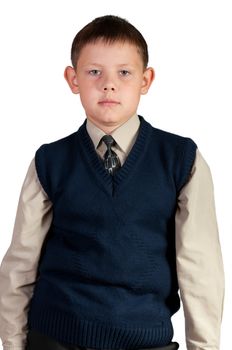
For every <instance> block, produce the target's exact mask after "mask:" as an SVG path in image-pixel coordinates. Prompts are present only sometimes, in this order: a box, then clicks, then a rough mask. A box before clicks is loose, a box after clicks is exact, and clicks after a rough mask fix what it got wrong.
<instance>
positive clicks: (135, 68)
mask: <svg viewBox="0 0 232 350" xmlns="http://www.w3.org/2000/svg"><path fill="white" fill-rule="evenodd" d="M65 78H66V80H67V82H68V84H69V86H70V88H71V90H72V92H73V93H75V94H80V99H81V103H82V105H83V107H84V109H85V112H86V116H87V118H89V119H90V120H91V121H92V122H93V123H94V124H95V125H97V126H98V127H99V128H100V129H102V130H104V131H105V132H106V133H109V132H110V131H112V130H114V129H116V128H117V127H118V126H119V125H121V124H123V123H124V122H126V121H127V120H128V119H129V118H130V117H132V115H133V114H134V113H136V111H137V106H138V103H139V100H140V96H141V94H146V93H147V91H148V89H149V87H150V85H151V83H152V80H153V78H154V70H153V69H152V68H147V69H146V70H144V67H143V62H142V58H141V56H140V54H139V52H138V50H137V48H136V46H134V45H132V44H130V43H127V42H125V43H121V42H115V43H113V44H106V43H104V42H102V41H101V40H98V41H97V42H96V43H91V44H87V45H86V46H84V47H83V49H82V50H81V53H80V56H79V59H78V62H77V68H76V71H75V70H74V68H72V67H67V68H66V69H65Z"/></svg>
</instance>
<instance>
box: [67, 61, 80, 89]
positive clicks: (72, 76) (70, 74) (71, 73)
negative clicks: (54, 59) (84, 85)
mask: <svg viewBox="0 0 232 350" xmlns="http://www.w3.org/2000/svg"><path fill="white" fill-rule="evenodd" d="M64 77H65V80H66V81H67V83H68V85H69V87H70V89H71V90H72V92H73V93H74V94H79V87H78V83H77V74H76V71H75V69H74V68H73V67H71V66H68V67H66V68H65V70H64Z"/></svg>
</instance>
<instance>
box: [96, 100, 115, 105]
mask: <svg viewBox="0 0 232 350" xmlns="http://www.w3.org/2000/svg"><path fill="white" fill-rule="evenodd" d="M98 103H99V104H100V105H103V106H111V105H112V106H113V105H118V104H119V103H120V102H118V101H115V100H108V99H105V100H101V101H99V102H98Z"/></svg>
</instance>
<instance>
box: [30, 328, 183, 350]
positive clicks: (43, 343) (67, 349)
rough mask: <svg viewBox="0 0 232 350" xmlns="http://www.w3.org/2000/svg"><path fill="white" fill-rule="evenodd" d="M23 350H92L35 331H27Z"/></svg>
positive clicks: (171, 347)
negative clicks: (25, 344)
mask: <svg viewBox="0 0 232 350" xmlns="http://www.w3.org/2000/svg"><path fill="white" fill-rule="evenodd" d="M178 348H179V344H178V343H176V342H174V343H170V344H169V345H167V346H163V347H158V348H146V349H145V348H143V349H141V350H176V349H178ZM25 350H92V349H91V348H85V347H81V346H72V345H66V344H63V343H59V342H57V341H56V340H54V339H52V338H50V337H47V336H46V335H43V334H41V333H39V332H37V331H35V330H29V331H28V334H27V346H26V349H25Z"/></svg>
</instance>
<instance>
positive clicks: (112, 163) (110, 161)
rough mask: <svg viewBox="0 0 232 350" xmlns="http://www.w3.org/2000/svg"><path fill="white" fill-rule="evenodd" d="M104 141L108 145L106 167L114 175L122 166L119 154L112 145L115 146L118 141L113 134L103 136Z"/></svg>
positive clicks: (105, 156) (105, 157) (105, 158)
mask: <svg viewBox="0 0 232 350" xmlns="http://www.w3.org/2000/svg"><path fill="white" fill-rule="evenodd" d="M102 141H103V142H104V143H105V145H106V147H107V150H106V152H105V154H104V165H105V169H107V170H108V172H109V174H110V175H114V174H115V172H116V171H117V170H118V169H119V168H120V167H121V163H120V159H119V157H118V155H117V154H116V153H115V152H114V151H113V150H112V149H111V147H112V146H114V145H115V144H116V142H115V140H114V138H113V137H112V136H111V135H104V136H103V137H102Z"/></svg>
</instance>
